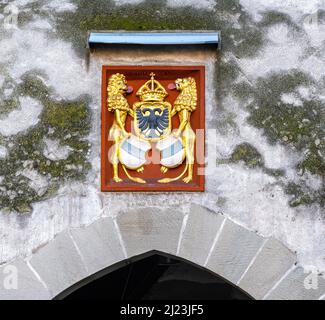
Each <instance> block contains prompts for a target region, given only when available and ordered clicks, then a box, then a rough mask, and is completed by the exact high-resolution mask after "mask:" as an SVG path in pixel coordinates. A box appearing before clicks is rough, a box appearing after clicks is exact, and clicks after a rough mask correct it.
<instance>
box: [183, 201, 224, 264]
mask: <svg viewBox="0 0 325 320" xmlns="http://www.w3.org/2000/svg"><path fill="white" fill-rule="evenodd" d="M223 220H224V217H223V216H221V215H220V214H217V213H214V212H211V211H209V210H207V209H206V208H204V207H201V206H198V205H194V204H193V205H192V206H191V211H190V214H189V217H188V220H187V224H186V228H185V230H184V233H183V235H182V240H181V246H180V250H179V253H178V255H179V256H180V257H182V258H185V259H188V260H190V261H192V262H195V263H197V264H199V265H204V263H205V260H206V258H207V257H208V254H209V251H210V249H211V246H212V244H213V241H214V239H215V237H216V234H217V232H218V230H219V229H220V226H221V224H222V221H223Z"/></svg>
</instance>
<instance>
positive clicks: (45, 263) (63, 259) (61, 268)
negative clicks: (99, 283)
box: [30, 231, 87, 297]
mask: <svg viewBox="0 0 325 320" xmlns="http://www.w3.org/2000/svg"><path fill="white" fill-rule="evenodd" d="M30 264H31V265H32V266H33V268H34V269H35V270H36V272H37V273H38V274H39V275H40V277H41V279H42V280H43V281H44V282H45V283H46V285H47V287H48V288H49V290H50V292H51V296H52V297H55V296H57V295H58V294H59V293H61V292H62V291H64V290H65V289H67V288H69V287H70V286H72V285H74V284H75V283H77V282H78V281H80V280H82V279H84V278H85V277H86V276H87V272H86V267H85V265H84V264H83V261H82V259H81V257H80V255H79V253H78V252H77V250H76V248H75V246H74V244H73V242H72V239H71V237H70V235H69V233H68V231H64V232H63V233H61V234H59V235H58V236H57V237H56V238H55V239H54V240H52V241H51V242H49V243H48V244H47V245H46V246H44V247H43V248H41V249H40V250H39V251H38V252H36V253H35V254H34V255H33V257H32V259H31V260H30Z"/></svg>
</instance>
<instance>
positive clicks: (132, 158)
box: [119, 135, 151, 170]
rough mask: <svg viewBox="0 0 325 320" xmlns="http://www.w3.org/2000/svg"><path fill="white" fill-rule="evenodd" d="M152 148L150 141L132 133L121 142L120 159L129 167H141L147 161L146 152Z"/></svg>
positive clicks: (132, 168)
mask: <svg viewBox="0 0 325 320" xmlns="http://www.w3.org/2000/svg"><path fill="white" fill-rule="evenodd" d="M150 149H151V144H150V143H149V142H148V141H144V140H142V139H140V138H138V137H136V136H134V135H132V136H130V137H129V138H127V139H125V140H124V141H123V142H122V143H121V146H120V154H119V160H120V162H121V163H122V164H124V165H125V166H126V167H127V168H128V169H131V170H136V169H139V168H140V167H142V166H143V165H144V164H145V163H146V153H147V152H148V151H149V150H150Z"/></svg>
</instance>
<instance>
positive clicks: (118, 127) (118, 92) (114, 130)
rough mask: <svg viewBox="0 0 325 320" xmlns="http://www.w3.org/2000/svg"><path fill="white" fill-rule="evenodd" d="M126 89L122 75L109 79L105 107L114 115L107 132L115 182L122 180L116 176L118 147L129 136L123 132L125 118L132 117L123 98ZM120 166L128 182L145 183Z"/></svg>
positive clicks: (117, 74)
mask: <svg viewBox="0 0 325 320" xmlns="http://www.w3.org/2000/svg"><path fill="white" fill-rule="evenodd" d="M127 89H128V86H127V81H126V79H125V76H124V75H123V74H120V73H116V74H113V75H112V76H111V77H110V78H109V80H108V86H107V93H108V98H107V106H108V111H110V112H113V113H114V122H113V125H112V127H111V129H110V131H109V138H110V139H112V140H113V141H114V147H113V153H112V156H111V162H112V164H113V171H114V175H113V180H114V181H115V182H122V179H121V178H120V177H119V174H118V165H119V153H120V146H121V142H122V141H123V140H124V139H125V138H126V137H128V136H129V135H130V134H129V133H128V132H127V131H126V130H125V121H126V117H127V115H128V114H130V115H131V116H132V117H133V116H134V113H133V110H132V109H131V108H130V107H129V104H128V101H127V99H126V97H125V95H126V92H127ZM121 165H122V168H123V170H124V172H125V174H126V175H127V177H128V178H129V179H130V180H132V181H135V182H138V183H145V181H144V180H142V179H140V178H134V177H132V176H130V174H129V173H128V171H127V169H126V167H125V166H124V165H123V164H121Z"/></svg>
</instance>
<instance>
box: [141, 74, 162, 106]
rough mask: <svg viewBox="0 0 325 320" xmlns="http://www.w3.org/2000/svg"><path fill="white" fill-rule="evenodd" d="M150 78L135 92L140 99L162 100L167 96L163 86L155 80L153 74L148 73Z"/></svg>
mask: <svg viewBox="0 0 325 320" xmlns="http://www.w3.org/2000/svg"><path fill="white" fill-rule="evenodd" d="M150 76H151V79H150V80H148V81H147V82H146V83H145V84H144V85H143V86H142V87H141V88H140V89H139V90H138V92H137V96H138V97H140V100H141V101H164V99H165V98H166V97H167V96H168V93H167V91H166V90H165V88H164V87H163V86H162V85H161V84H160V83H159V82H158V81H157V80H155V74H154V73H153V72H152V73H150Z"/></svg>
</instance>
